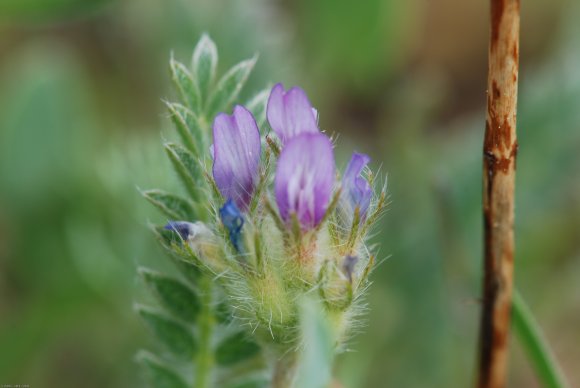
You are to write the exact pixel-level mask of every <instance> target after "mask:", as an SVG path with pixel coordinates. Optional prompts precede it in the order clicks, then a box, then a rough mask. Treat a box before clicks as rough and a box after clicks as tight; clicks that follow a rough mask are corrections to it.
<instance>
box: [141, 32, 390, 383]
mask: <svg viewBox="0 0 580 388" xmlns="http://www.w3.org/2000/svg"><path fill="white" fill-rule="evenodd" d="M255 62H256V58H255V57H254V58H250V59H248V60H245V61H242V62H239V63H238V64H236V65H234V66H233V67H231V68H230V69H229V70H227V71H226V72H225V73H224V74H223V75H221V76H220V77H219V78H218V77H217V67H218V66H217V64H218V52H217V48H216V46H215V44H214V43H213V41H212V40H211V39H210V38H209V37H208V36H207V35H204V36H202V38H201V39H200V41H199V43H198V44H197V46H196V47H195V49H194V52H193V56H192V61H191V65H190V66H187V65H185V64H183V63H180V62H178V61H175V60H174V59H171V62H170V68H171V78H172V80H173V82H174V84H175V87H176V91H177V92H178V94H179V101H178V102H166V104H167V108H168V111H169V114H170V117H171V119H172V121H173V124H174V127H175V130H176V133H177V135H179V138H180V142H175V141H168V142H166V143H165V144H164V147H165V151H166V152H167V156H168V157H169V160H170V161H171V164H172V167H173V169H174V172H175V173H176V176H177V177H178V178H179V181H180V182H181V184H182V186H183V189H184V194H186V195H182V194H175V193H171V192H166V191H164V190H159V189H152V190H145V191H143V192H142V194H143V195H144V197H145V198H146V199H147V200H148V201H149V202H150V203H152V204H153V205H154V206H155V207H157V208H158V209H159V210H160V211H161V212H162V213H163V214H164V215H165V217H167V218H166V219H167V220H170V221H169V222H167V223H166V224H165V225H163V226H161V225H157V226H155V227H154V228H153V231H154V233H155V235H156V236H157V237H158V239H159V241H160V243H161V245H162V247H163V248H164V249H165V251H166V252H167V253H168V254H169V258H170V259H171V260H172V261H173V263H174V264H175V265H176V266H177V268H178V273H177V274H174V275H167V274H163V273H160V272H157V271H155V270H153V269H149V268H140V269H139V274H140V276H141V278H142V280H143V282H144V284H145V285H146V287H147V288H148V289H149V291H150V293H151V294H152V295H153V296H154V298H155V300H154V301H155V302H157V303H156V304H157V307H152V306H142V305H138V306H136V310H137V312H138V314H139V315H140V316H141V317H142V318H143V321H144V323H145V325H146V326H147V327H148V328H149V329H150V330H151V333H152V334H153V336H154V337H156V338H157V340H158V341H157V342H159V343H160V344H161V345H162V346H163V347H164V352H162V353H160V354H154V353H152V352H150V351H147V350H144V351H141V352H140V353H139V355H138V361H139V363H140V364H141V365H142V366H143V368H144V371H145V372H146V373H147V374H148V376H149V377H148V380H149V381H150V383H151V384H152V386H176V387H177V386H179V387H182V386H183V387H185V386H192V385H195V386H197V387H208V386H242V385H243V386H264V384H271V385H272V386H273V387H290V386H292V385H293V384H294V382H296V376H297V375H299V374H302V372H297V370H298V369H302V368H303V365H302V363H303V362H304V363H306V364H312V363H311V362H307V360H310V358H309V357H307V356H306V348H308V346H309V345H312V344H314V343H316V344H318V345H317V346H318V350H315V351H314V352H315V353H316V352H317V354H318V353H319V354H320V355H325V354H333V353H334V352H335V351H338V350H340V349H341V348H342V345H343V344H344V342H345V340H346V339H347V338H348V336H349V333H351V332H352V329H353V327H355V326H356V318H357V317H358V316H359V314H360V313H361V312H363V311H364V308H363V306H364V305H363V304H362V303H361V300H362V298H361V296H363V295H364V292H365V290H366V289H367V286H368V276H369V273H370V271H371V270H372V269H373V267H374V262H375V261H374V255H373V254H372V252H371V248H370V247H369V246H368V245H367V239H368V234H369V230H371V228H372V226H373V225H374V223H375V222H376V221H377V219H378V218H379V216H380V215H381V214H382V211H383V210H384V207H385V188H384V187H383V189H382V191H381V192H380V193H378V195H376V194H375V192H374V190H373V186H375V184H374V180H375V179H374V175H373V174H372V173H371V171H370V169H369V168H368V167H367V166H368V164H369V162H370V158H369V157H368V156H367V155H364V154H360V153H353V155H352V157H351V159H350V162H349V163H348V164H347V165H346V167H345V168H344V169H338V168H337V163H336V160H335V155H334V146H333V142H332V140H331V139H330V138H329V136H328V135H327V134H325V132H324V131H321V129H320V127H319V121H318V111H317V110H316V109H314V108H313V107H312V105H311V103H310V101H309V99H308V97H307V96H306V93H305V92H304V91H303V90H302V89H301V88H299V87H292V88H290V89H288V90H286V89H285V88H284V86H283V85H282V84H277V85H275V86H274V87H273V88H272V89H267V90H263V91H262V92H260V93H258V94H256V95H254V97H252V98H251V99H250V100H248V101H246V102H244V103H243V104H238V105H236V102H237V101H239V93H240V91H241V89H242V88H243V86H244V84H245V82H246V80H247V79H248V76H249V74H250V73H251V71H252V68H253V67H254V64H255ZM232 106H233V109H232ZM220 112H227V113H220ZM341 170H342V172H341ZM314 328H316V330H314ZM313 330H314V331H313ZM309 333H310V334H309ZM323 349H326V350H323ZM321 357H322V356H321ZM323 358H324V360H323V361H321V362H324V363H325V365H326V368H327V369H328V370H330V361H331V359H330V358H327V357H326V356H324V357H323ZM191 361H193V362H191ZM298 364H300V366H297V365H298ZM311 367H312V366H311ZM267 368H269V369H271V372H272V373H270V374H269V376H270V377H267V376H266V378H265V379H264V377H265V375H264V374H263V373H260V371H261V372H263V371H265V369H267ZM319 372H320V371H319V368H318V367H316V371H315V372H314V373H319ZM304 375H308V373H304ZM329 375H330V374H329V373H326V374H325V376H326V377H325V379H326V378H327V377H329ZM254 378H257V379H258V381H261V382H260V384H258V385H256V382H257V381H254ZM231 384H234V385H231ZM248 384H249V385H248ZM298 384H300V386H303V383H302V382H298ZM320 385H324V384H322V383H321V384H320Z"/></svg>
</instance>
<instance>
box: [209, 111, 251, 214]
mask: <svg viewBox="0 0 580 388" xmlns="http://www.w3.org/2000/svg"><path fill="white" fill-rule="evenodd" d="M260 152H261V144H260V131H259V130H258V126H257V125H256V121H255V120H254V117H253V116H252V114H251V113H250V112H249V111H248V110H247V109H246V108H244V107H243V106H240V105H237V106H236V107H235V108H234V113H233V114H232V115H231V116H229V115H227V114H225V113H220V114H219V115H217V117H216V118H215V120H214V122H213V159H214V160H213V177H214V179H215V183H216V185H217V187H218V189H219V190H220V192H221V193H222V195H223V196H224V198H226V199H232V200H233V201H234V203H235V204H236V205H237V207H238V208H240V209H242V210H246V209H247V207H248V204H249V203H250V200H251V198H252V194H253V192H254V188H255V186H256V181H257V176H258V165H259V163H260Z"/></svg>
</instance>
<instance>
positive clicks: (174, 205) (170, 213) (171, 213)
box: [141, 190, 196, 220]
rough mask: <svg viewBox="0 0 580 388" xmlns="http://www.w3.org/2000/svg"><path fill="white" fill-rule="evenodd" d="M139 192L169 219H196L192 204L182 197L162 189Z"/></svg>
mask: <svg viewBox="0 0 580 388" xmlns="http://www.w3.org/2000/svg"><path fill="white" fill-rule="evenodd" d="M141 194H142V195H143V196H144V197H145V199H147V200H148V201H149V202H150V203H151V204H153V205H154V206H155V207H157V208H158V209H159V210H161V212H162V213H163V214H165V215H166V216H167V217H169V219H170V220H193V219H196V214H195V211H194V210H193V207H192V205H191V204H190V203H189V201H188V200H186V199H184V198H181V197H179V196H177V195H174V194H170V193H167V192H165V191H162V190H145V191H143V192H141Z"/></svg>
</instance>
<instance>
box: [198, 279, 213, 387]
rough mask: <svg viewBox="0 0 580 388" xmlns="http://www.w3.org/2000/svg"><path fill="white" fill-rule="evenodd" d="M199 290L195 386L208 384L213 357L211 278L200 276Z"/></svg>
mask: <svg viewBox="0 0 580 388" xmlns="http://www.w3.org/2000/svg"><path fill="white" fill-rule="evenodd" d="M199 291H200V295H201V311H200V313H199V317H198V319H199V321H198V322H199V346H198V350H197V355H196V357H195V366H196V369H195V371H196V373H195V388H207V387H209V386H210V378H211V369H212V367H213V363H214V358H213V352H212V348H211V338H212V334H213V327H214V324H215V317H214V316H213V311H212V309H211V303H212V279H211V278H210V277H209V276H207V275H202V276H200V279H199Z"/></svg>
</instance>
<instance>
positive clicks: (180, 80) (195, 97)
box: [169, 57, 201, 113]
mask: <svg viewBox="0 0 580 388" xmlns="http://www.w3.org/2000/svg"><path fill="white" fill-rule="evenodd" d="M169 66H170V69H171V79H172V81H173V84H174V85H175V88H176V89H177V91H178V92H179V94H180V95H181V99H182V101H183V102H184V103H185V104H187V106H188V107H189V109H191V110H192V111H193V112H194V113H199V111H200V103H201V98H200V95H199V89H198V87H197V85H196V84H195V81H194V80H193V77H192V75H191V73H190V72H189V70H187V68H186V67H185V66H184V65H183V64H182V63H180V62H177V61H176V60H175V59H173V57H172V58H171V60H170V61H169Z"/></svg>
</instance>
